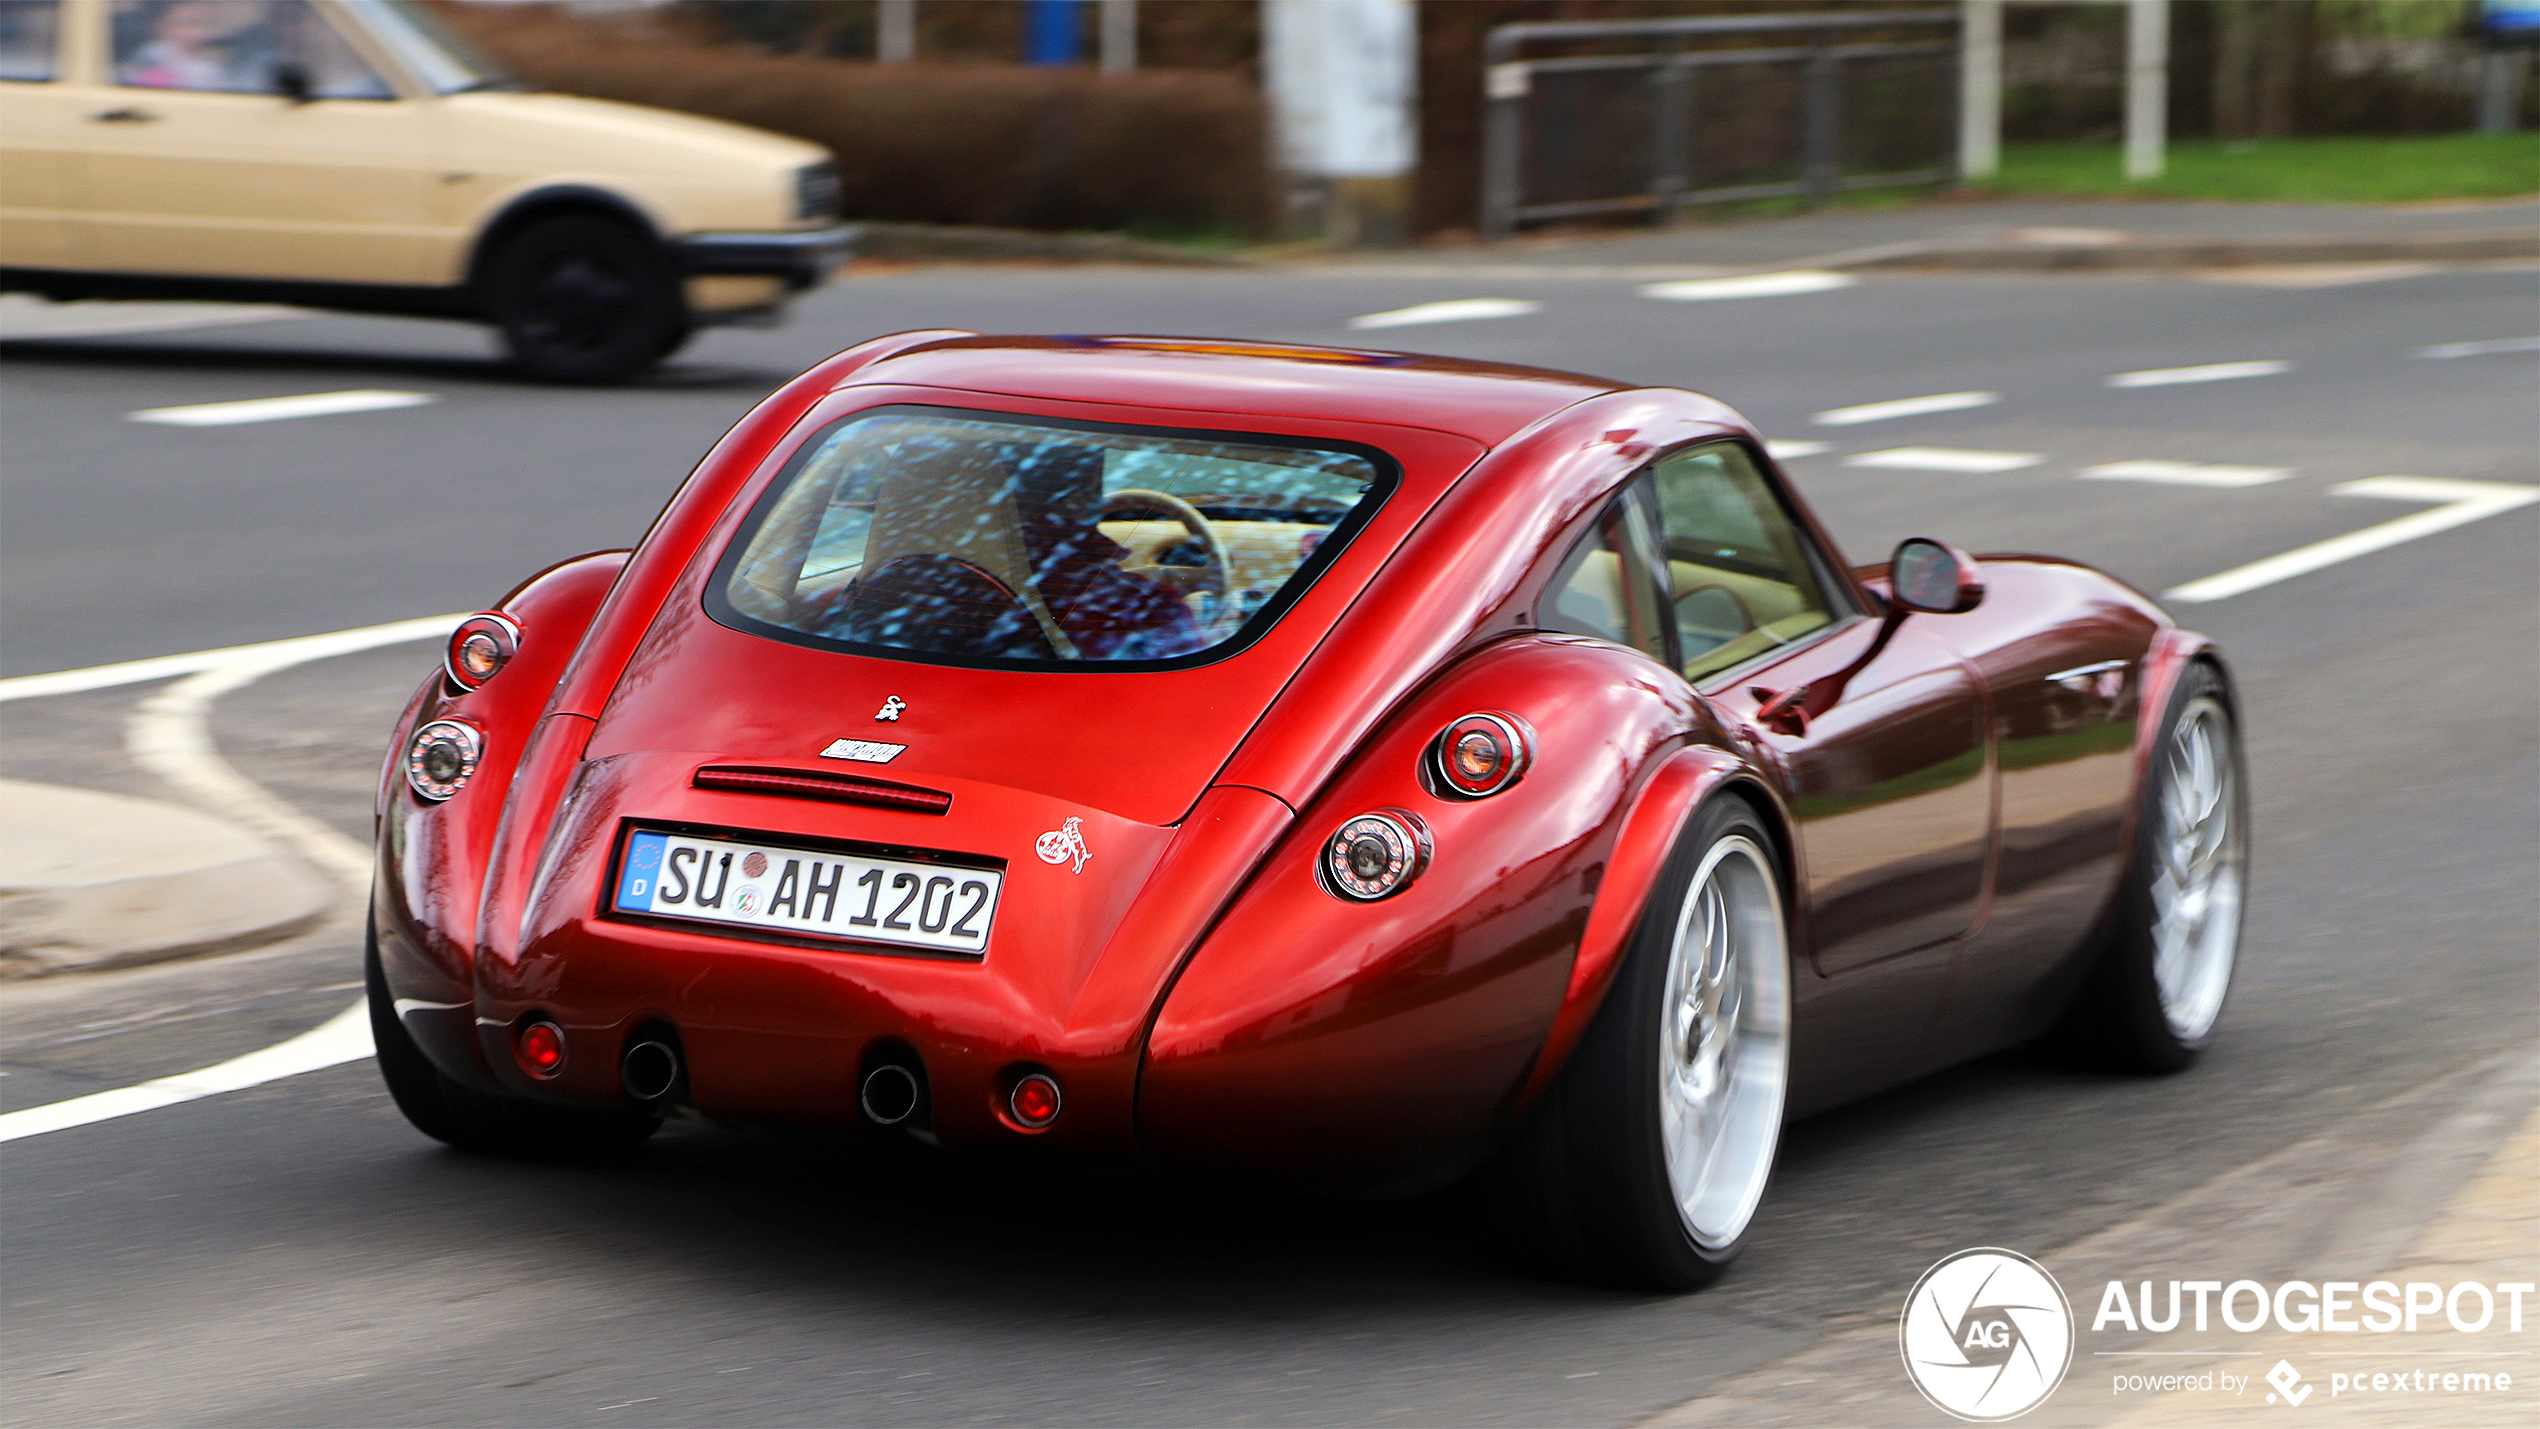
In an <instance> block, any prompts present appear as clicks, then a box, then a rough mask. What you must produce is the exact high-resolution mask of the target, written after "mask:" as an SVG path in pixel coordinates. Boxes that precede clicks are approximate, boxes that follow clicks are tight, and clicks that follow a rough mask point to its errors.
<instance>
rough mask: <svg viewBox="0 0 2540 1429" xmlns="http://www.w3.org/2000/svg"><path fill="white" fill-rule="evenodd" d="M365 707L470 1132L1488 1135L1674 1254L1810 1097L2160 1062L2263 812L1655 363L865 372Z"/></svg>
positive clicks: (2221, 744)
mask: <svg viewBox="0 0 2540 1429" xmlns="http://www.w3.org/2000/svg"><path fill="white" fill-rule="evenodd" d="M393 748H394V753H393V755H392V757H391V759H390V761H389V767H388V770H387V773H386V777H385V778H384V780H383V781H382V787H381V790H380V801H379V873H378V884H377V892H376V896H375V899H374V903H373V917H374V936H373V946H372V949H371V955H370V965H369V979H370V990H371V1006H372V1010H373V1017H374V1019H375V1022H376V1030H377V1035H378V1047H379V1063H380V1067H381V1070H382V1071H383V1072H384V1073H385V1075H386V1077H387V1081H388V1085H389V1088H390V1090H391V1091H392V1092H393V1093H394V1094H395V1096H396V1100H397V1103H398V1105H399V1106H400V1107H401V1108H403V1109H404V1111H405V1113H406V1115H407V1116H408V1117H409V1118H411V1119H412V1120H413V1122H414V1123H415V1125H416V1126H418V1127H420V1128H421V1129H422V1130H424V1131H425V1132H427V1133H430V1134H431V1135H433V1136H436V1137H439V1138H441V1139H442V1140H444V1141H448V1142H451V1143H454V1144H457V1145H460V1146H466V1147H477V1148H489V1149H490V1148H501V1149H512V1150H538V1149H572V1148H581V1149H598V1148H606V1147H611V1146H622V1145H627V1144H631V1143H632V1142H634V1141H636V1140H638V1139H640V1138H642V1137H643V1136H645V1135H646V1134H648V1133H649V1132H650V1131H651V1130H652V1129H653V1128H654V1127H655V1126H656V1125H657V1124H658V1123H659V1121H660V1120H661V1118H662V1117H663V1116H664V1115H666V1114H669V1113H671V1112H674V1111H689V1110H693V1111H694V1112H695V1113H697V1114H701V1115H703V1116H705V1117H708V1118H712V1119H714V1120H718V1121H732V1122H759V1123H788V1124H794V1125H801V1126H818V1127H834V1128H846V1127H854V1126H865V1127H900V1128H903V1129H905V1130H906V1131H909V1132H912V1133H915V1134H917V1135H919V1136H921V1137H923V1138H925V1139H928V1140H931V1141H934V1142H937V1143H940V1144H941V1145H942V1146H944V1147H947V1148H970V1149H977V1150H1003V1151H1007V1152H1011V1153H1015V1154H1020V1155H1036V1156H1050V1157H1064V1158H1071V1159H1075V1160H1079V1161H1098V1162H1107V1163H1113V1164H1118V1165H1137V1166H1147V1167H1154V1168H1158V1169H1177V1170H1181V1171H1184V1172H1192V1173H1200V1174H1214V1175H1221V1176H1227V1175H1231V1176H1238V1177H1245V1178H1253V1179H1263V1178H1275V1179H1278V1180H1281V1181H1287V1182H1292V1183H1300V1184H1303V1185H1307V1186H1313V1187H1321V1188H1326V1189H1332V1190H1341V1191H1348V1192H1353V1193H1379V1194H1381V1193H1404V1192H1412V1191H1418V1190H1421V1189H1423V1188H1429V1187H1435V1186H1441V1185H1444V1184H1446V1183H1448V1182H1450V1181H1452V1180H1454V1179H1456V1178H1459V1177H1462V1176H1465V1175H1468V1174H1470V1173H1473V1172H1476V1171H1477V1170H1478V1171H1482V1172H1484V1173H1485V1174H1487V1175H1488V1176H1490V1177H1493V1178H1495V1182H1494V1184H1497V1185H1499V1186H1501V1187H1503V1188H1505V1189H1506V1191H1507V1194H1504V1195H1502V1196H1501V1197H1500V1198H1499V1204H1501V1205H1503V1206H1505V1207H1510V1208H1514V1209H1515V1210H1516V1211H1517V1212H1518V1213H1519V1214H1522V1215H1524V1216H1527V1217H1530V1218H1532V1219H1533V1221H1534V1223H1535V1224H1534V1229H1535V1230H1537V1231H1538V1232H1540V1233H1541V1234H1542V1235H1543V1236H1544V1237H1545V1238H1546V1243H1547V1244H1551V1245H1555V1246H1558V1247H1561V1248H1563V1249H1564V1251H1565V1253H1566V1254H1567V1255H1568V1256H1570V1257H1571V1258H1572V1259H1573V1261H1574V1263H1575V1264H1576V1265H1577V1266H1578V1267H1579V1268H1580V1269H1582V1270H1584V1271H1587V1272H1590V1273H1594V1274H1597V1275H1600V1276H1603V1277H1606V1278H1609V1279H1620V1280H1624V1281H1630V1282H1636V1283H1640V1284H1644V1285H1651V1286H1659V1287H1688V1286H1693V1285H1697V1284H1700V1283H1703V1282H1705V1281H1707V1280H1709V1279H1710V1278H1712V1277H1713V1276H1715V1275H1717V1274H1718V1273H1719V1271H1720V1269H1721V1268H1722V1267H1723V1266H1724V1265H1725V1264H1726V1263H1727V1262H1728V1260H1729V1259H1730V1257H1732V1256H1733V1255H1734V1254H1735V1253H1736V1252H1737V1250H1738V1248H1739V1245H1740V1244H1741V1242H1742V1241H1743V1240H1744V1239H1745V1238H1746V1235H1747V1232H1748V1227H1749V1226H1750V1224H1751V1223H1752V1221H1753V1218H1754V1215H1755V1210H1756V1205H1757V1202H1758V1200H1759V1199H1760V1198H1761V1196H1762V1194H1763V1191H1764V1187H1765V1182H1766V1180H1767V1178H1768V1177H1769V1175H1770V1173H1771V1170H1772V1165H1773V1159H1774V1152H1775V1148H1776V1145H1777V1143H1778V1140H1779V1137H1780V1132H1781V1128H1782V1125H1783V1123H1784V1122H1785V1121H1786V1120H1787V1119H1789V1118H1791V1117H1793V1116H1798V1115H1804V1114H1806V1113H1808V1112H1810V1111H1812V1110H1815V1109H1818V1108H1822V1107H1826V1106H1830V1105H1832V1104H1834V1103H1837V1102H1840V1101H1843V1100H1846V1099H1849V1098H1855V1097H1859V1096H1862V1095H1864V1094H1866V1093H1868V1092H1871V1091H1874V1090H1877V1089H1879V1088H1882V1087H1885V1086H1889V1085H1892V1084H1894V1083H1896V1082H1899V1081H1902V1080H1904V1079H1907V1078H1910V1077H1914V1076H1917V1075H1919V1074H1922V1073H1924V1072H1928V1071H1930V1070H1932V1069H1935V1068H1938V1067H1941V1066H1944V1065H1947V1064H1949V1063H1953V1062H1958V1061H1961V1060H1964V1059H1966V1058H1969V1057H1973V1056H1976V1055H1979V1054H1981V1053H1984V1052H1986V1051H1988V1050H1991V1049H1994V1048H1999V1047H2002V1046H2005V1045H2007V1044H2010V1043H2015V1042H2019V1041H2022V1040H2024V1039H2030V1038H2035V1037H2038V1036H2039V1035H2041V1034H2043V1033H2050V1032H2051V1033H2052V1034H2053V1035H2054V1036H2055V1037H2056V1038H2058V1039H2059V1040H2061V1041H2064V1042H2068V1043H2070V1044H2073V1045H2076V1046H2088V1047H2091V1048H2094V1049H2096V1051H2097V1053H2099V1054H2100V1055H2101V1056H2102V1057H2103V1058H2105V1059H2110V1060H2115V1061H2118V1062H2122V1063H2126V1064H2131V1065H2133V1066H2135V1067H2139V1068H2144V1069H2150V1070H2162V1069H2170V1068H2175V1067H2178V1066H2181V1065H2183V1064H2185V1063H2186V1062H2187V1061H2188V1060H2189V1059H2190V1058H2192V1057H2193V1056H2195V1054H2196V1053H2197V1051H2198V1050H2199V1049H2200V1048H2201V1047H2203V1046H2204V1045H2205V1043H2206V1040H2207V1038H2208V1036H2209V1034H2210V1032H2211V1029H2212V1028H2213V1025H2214V1021H2215V1017H2216V1014H2217V1013H2218V1012H2219V1011H2220V1010H2221V1007H2222V1002H2223V997H2224V994H2225V992H2226V990H2227V989H2228V987H2229V985H2230V981H2231V973H2232V966H2233V960H2234V955H2235V950H2236V946H2237V943H2238V938H2239V927H2240V912H2241V899H2242V890H2243V884H2244V877H2245V866H2246V856H2247V819H2246V794H2245V789H2246V782H2245V778H2244V776H2243V773H2242V762H2241V755H2240V741H2239V737H2238V734H2237V731H2236V726H2235V705H2234V701H2233V696H2232V692H2231V685H2230V682H2229V678H2228V676H2227V675H2226V673H2225V671H2224V668H2223V665H2222V663H2221V661H2220V659H2219V658H2218V656H2217V653H2216V651H2215V649H2214V647H2213V645H2212V643H2211V642H2210V641H2208V640H2206V639H2204V638H2203V637H2201V636H2197V635H2193V634H2190V633H2188V632H2186V631H2183V630H2180V629H2178V628H2177V627H2176V626H2174V625H2172V624H2171V623H2170V621H2169V620H2168V619H2167V618H2166V617H2165V616H2164V615H2163V614H2162V613H2161V611H2160V610H2159V609H2158V608H2156V607H2155V606H2154V605H2153V603H2152V602H2151V601H2150V600H2148V599H2146V598H2145V597H2143V596H2142V595H2140V594H2138V593H2137V592H2135V591H2133V590H2132V589H2130V588H2128V587H2127V586H2125V585H2123V584H2121V583H2119V582H2117V581H2115V580H2112V579H2110V578H2109V577H2107V576H2104V575H2100V574H2098V573H2097V572H2095V571H2091V570H2088V569H2086V568H2084V567H2081V566H2078V565H2075V564H2073V563H2071V562H2068V561H2062V560H2055V559H2051V558H2048V557H2041V556H2010V555H2002V556H1989V557H1986V558H1985V559H1984V560H1983V561H1982V562H1981V564H1979V563H1978V562H1977V561H1975V560H1973V559H1970V558H1969V557H1967V556H1965V555H1963V554H1961V553H1959V552H1958V551H1956V550H1954V549H1953V548H1951V547H1949V546H1946V545H1943V544H1941V543H1939V542H1936V541H1929V540H1919V539H1917V540H1910V541H1907V542H1905V543H1904V544H1902V545H1901V546H1899V547H1898V548H1897V550H1896V553H1895V557H1894V559H1893V560H1892V561H1891V562H1890V563H1888V564H1886V565H1879V566H1862V567H1855V566H1852V565H1849V564H1847V563H1846V562H1845V560H1844V559H1843V557H1842V556H1841V554H1840V553H1839V552H1838V551H1837V549H1836V547H1835V546H1834V543H1833V542H1831V541H1830V540H1828V539H1827V537H1826V534H1825V532H1824V531H1823V530H1822V529H1820V528H1819V526H1818V524H1817V522H1816V521H1815V520H1814V519H1813V518H1812V517H1811V516H1810V514H1809V512H1808V509H1807V507H1806V506H1805V505H1804V504H1803V503H1802V502H1801V501H1800V500H1799V499H1798V496H1797V495H1796V493H1794V492H1793V491H1792V490H1791V489H1790V487H1789V486H1788V484H1787V483H1786V482H1785V481H1784V480H1783V479H1782V478H1781V476H1780V475H1779V473H1778V472H1777V471H1776V469H1775V467H1774V465H1773V462H1772V461H1771V459H1770V458H1769V457H1768V456H1767V455H1766V454H1765V452H1764V449H1763V446H1762V444H1761V443H1760V442H1759V441H1758V439H1757V437H1756V434H1755V432H1754V430H1753V428H1751V427H1750V426H1748V425H1747V424H1746V423H1745V422H1744V421H1742V420H1741V419H1740V418H1739V417H1738V416H1737V415H1736V414H1735V413H1733V412H1731V411H1730V410H1728V409H1727V408H1726V407H1723V406H1721V405H1720V404H1719V403H1717V402H1714V401H1712V400H1710V399H1708V398H1705V397H1700V396H1696V395H1694V394H1692V393H1688V392H1680V391H1673V390H1666V389H1653V388H1633V387H1628V386H1624V385H1622V384H1618V383H1614V382H1608V381H1603V380H1599V379H1596V378H1592V377H1582V376H1578V375H1575V374H1571V373H1564V372H1548V371H1540V370H1534V369H1528V368H1520V367H1502V366H1493V365H1488V364H1482V363H1472V362H1459V361H1449V360H1445V359H1440V358H1433V357H1418V356H1408V355H1404V354H1400V353H1388V352H1364V351H1352V350H1345V349H1334V348H1316V347H1304V346H1281V345H1271V344H1257V343H1236V342H1215V341H1203V340H1192V339H1180V338H1158V337H982V336H978V335H976V334H971V333H962V332H920V333H908V334H902V335H900V336H896V337H889V338H883V339H879V340H877V341H874V342H870V343H867V344H865V345H863V346H861V347H857V348H854V349H852V350H850V351H847V352H844V353H841V354H839V355H838V356H837V357H835V358H832V359H830V360H829V361H828V362H826V363H823V364H822V365H820V366H819V367H816V368H814V369H812V370H811V371H809V372H807V373H805V374H803V375H802V376H801V377H799V378H797V379H796V380H794V381H793V382H792V383H791V384H789V385H787V386H786V387H785V388H784V389H783V390H781V391H779V392H777V393H776V394H775V395H774V396H772V397H770V398H768V399H767V400H766V401H765V402H763V403H761V404H760V405H759V407H758V408H757V409H756V410H755V411H753V412H752V413H751V414H750V415H749V416H748V417H747V418H745V419H744V420H743V421H742V422H741V423H740V425H738V426H736V427H735V428H733V429H732V431H731V433H730V434H729V435H727V436H726V437H725V438H724V439H723V441H722V442H721V444H719V445H718V446H716V447H715V449H714V450H713V451H712V452H711V453H710V454H709V455H708V456H707V457H706V459H705V461H704V462H703V463H702V464H701V465H700V466H699V467H698V468H697V470H696V471H695V473H694V474H693V475H691V476H690V477H689V478H688V481H687V483H686V485H684V486H683V487H682V488H681V489H680V491H679V493H678V495H677V496H675V497H674V498H673V499H672V500H671V502H670V505H669V507H668V508H667V509H666V510H665V511H664V512H663V513H662V515H661V517H660V519H659V520H658V521H656V522H655V523H654V525H653V528H652V530H651V532H650V533H649V534H647V536H646V537H645V539H644V542H643V544H642V546H641V547H639V548H638V549H637V550H635V551H634V552H633V553H631V554H630V553H627V552H623V551H616V552H605V553H602V554H599V555H591V556H584V557H582V558H580V559H578V560H573V561H569V562H567V563H565V564H563V565H560V566H556V567H554V568H553V569H551V570H548V571H546V572H545V573H543V574H541V575H539V576H537V577H535V578H534V579H532V580H530V581H529V582H528V583H527V584H525V585H523V586H522V587H520V589H518V590H517V591H514V592H513V593H512V594H511V595H510V596H509V597H508V598H506V599H505V600H504V601H503V602H502V603H501V604H500V605H499V606H497V607H496V608H494V609H492V610H489V611H487V612H485V613H484V614H482V615H479V616H477V617H475V618H473V619H471V620H469V621H468V622H467V623H465V624H464V625H462V626H461V627H460V628H459V629H458V630H457V632H455V634H454V635H453V636H452V638H451V641H450V644H449V647H448V652H447V658H446V661H445V667H444V668H443V669H441V670H439V671H436V672H435V673H434V674H433V675H432V677H431V678H430V680H428V681H427V682H426V683H425V685H424V687H423V688H422V689H421V690H419V691H418V692H417V693H416V695H415V697H414V701H413V703H412V705H411V706H410V707H409V709H408V710H407V712H406V715H405V720H404V724H403V726H402V727H401V728H400V730H399V732H398V734H397V736H396V743H395V745H394V747H393Z"/></svg>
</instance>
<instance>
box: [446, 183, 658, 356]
mask: <svg viewBox="0 0 2540 1429" xmlns="http://www.w3.org/2000/svg"><path fill="white" fill-rule="evenodd" d="M488 296H489V298H490V306H491V308H492V310H493V317H494V321H495V323H496V324H497V325H498V326H499V327H500V328H501V329H502V333H503V342H504V345H505V347H506V348H508V349H509V351H510V352H511V356H512V361H513V363H514V364H516V365H517V366H518V367H519V368H520V369H521V370H522V371H523V372H526V373H528V374H529V375H530V376H532V377H537V378H540V379H543V380H546V381H550V382H620V381H624V380H625V379H626V378H629V377H632V376H634V375H635V374H636V373H638V372H641V371H643V370H644V369H645V368H647V367H650V366H652V365H653V364H654V363H655V362H658V361H660V360H661V359H662V358H664V357H666V356H668V355H669V354H670V353H671V352H672V351H673V350H675V349H676V348H677V347H678V346H679V345H680V343H681V342H683V341H685V340H686V333H687V329H688V314H687V311H686V300H685V299H684V298H683V297H682V295H681V292H680V287H679V279H678V275H677V274H676V273H675V272H673V271H672V269H671V265H670V261H669V259H668V258H667V257H666V256H665V255H664V254H663V253H662V252H661V249H660V245H658V244H656V243H654V242H653V241H652V240H651V239H650V238H648V237H646V236H645V235H643V234H641V233H638V232H636V231H635V230H634V229H632V228H630V227H628V226H627V225H625V224H623V223H619V222H617V221H615V220H613V219H607V218H601V217H597V216H594V215H587V214H573V215H568V216H565V217H560V218H549V219H543V220H541V221H539V222H537V223H533V224H531V225H529V226H528V227H526V228H524V229H522V230H521V231H520V232H519V233H516V234H514V235H513V236H512V237H511V238H510V239H509V240H507V241H506V242H505V243H504V244H503V247H502V248H501V250H500V251H498V252H497V253H496V254H495V255H494V259H493V265H492V268H491V270H490V291H489V294H488Z"/></svg>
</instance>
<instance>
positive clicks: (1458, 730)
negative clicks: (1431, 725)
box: [1429, 713, 1535, 799]
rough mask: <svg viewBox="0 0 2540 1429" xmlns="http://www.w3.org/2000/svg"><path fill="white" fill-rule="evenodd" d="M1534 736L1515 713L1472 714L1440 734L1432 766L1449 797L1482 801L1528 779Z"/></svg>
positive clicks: (1431, 750)
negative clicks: (1527, 772) (1455, 796)
mask: <svg viewBox="0 0 2540 1429" xmlns="http://www.w3.org/2000/svg"><path fill="white" fill-rule="evenodd" d="M1534 757H1535V755H1534V738H1533V733H1532V731H1530V730H1528V729H1527V728H1526V722H1525V721H1524V720H1521V719H1519V718H1517V717H1516V716H1515V715H1512V714H1497V713H1490V714H1468V715H1466V716H1464V718H1462V719H1459V720H1457V721H1456V722H1455V723H1453V724H1451V725H1448V726H1447V727H1446V728H1445V729H1444V730H1442V731H1440V732H1439V734H1438V737H1437V741H1436V742H1435V743H1434V744H1432V745H1430V746H1429V767H1430V770H1431V772H1433V773H1434V774H1436V775H1437V779H1438V783H1439V784H1440V785H1442V786H1443V787H1444V788H1445V790H1446V792H1447V793H1449V794H1453V795H1457V796H1460V797H1462V798H1466V799H1482V798H1488V797H1489V796H1491V795H1493V794H1496V793H1498V792H1499V791H1500V790H1502V789H1505V788H1507V787H1508V786H1509V785H1511V784H1514V783H1516V782H1517V781H1518V780H1519V779H1522V778H1524V777H1525V774H1526V766H1527V765H1528V764H1531V763H1533V762H1534Z"/></svg>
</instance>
